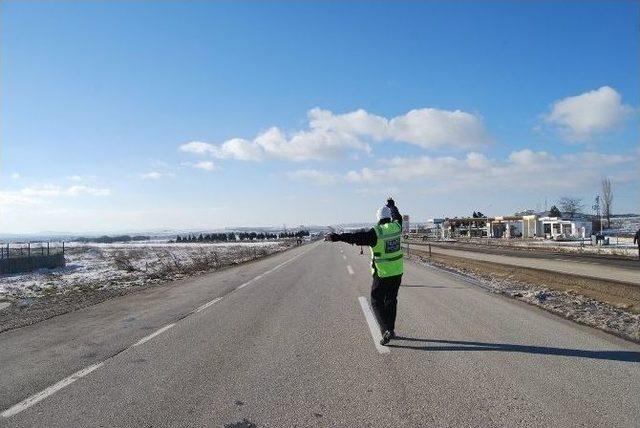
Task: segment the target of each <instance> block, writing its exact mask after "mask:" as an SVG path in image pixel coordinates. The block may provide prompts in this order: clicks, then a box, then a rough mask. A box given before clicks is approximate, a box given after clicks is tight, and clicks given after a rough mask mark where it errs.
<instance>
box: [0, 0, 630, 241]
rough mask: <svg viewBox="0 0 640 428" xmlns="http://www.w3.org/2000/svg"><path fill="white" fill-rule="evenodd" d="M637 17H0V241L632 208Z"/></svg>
mask: <svg viewBox="0 0 640 428" xmlns="http://www.w3.org/2000/svg"><path fill="white" fill-rule="evenodd" d="M639 5H640V3H638V2H633V1H606V2H605V1H602V2H596V1H591V2H515V1H513V2H482V1H478V2H475V1H474V2H462V1H460V2H446V3H445V2H437V1H424V2H415V1H411V2H383V1H378V2H373V3H368V2H360V1H357V2H356V1H354V2H299V3H294V2H290V1H283V2H206V1H201V2H168V1H132V2H126V1H105V2H100V1H91V2H80V1H75V2H62V1H56V2H51V1H46V2H38V1H29V2H21V1H6V0H4V1H2V2H1V3H0V24H1V28H0V36H1V37H0V39H1V40H0V101H1V103H0V107H1V111H0V233H30V232H31V233H36V232H42V231H58V232H62V231H64V232H83V231H116V230H150V229H161V228H179V229H189V228H193V229H197V228H220V227H227V226H280V225H287V226H289V227H291V226H297V225H308V224H316V225H328V224H338V223H350V222H370V221H373V220H374V219H375V211H376V209H377V208H378V207H379V206H380V205H382V204H383V203H384V201H385V199H386V197H387V196H388V195H392V196H393V197H394V198H395V199H396V202H397V205H398V206H399V208H400V211H401V212H403V213H406V214H409V215H410V216H411V219H412V220H414V221H425V220H426V219H428V218H433V217H443V216H451V217H453V216H467V215H470V214H471V213H472V212H473V211H478V210H479V211H481V212H483V213H484V214H487V215H503V214H512V213H514V212H516V211H520V210H524V209H538V210H541V209H544V208H545V207H547V208H548V207H549V206H550V205H552V204H553V203H556V202H557V201H558V199H559V198H560V197H562V196H570V197H577V198H581V199H582V200H583V203H584V205H585V210H586V211H587V212H590V211H591V206H592V204H593V200H594V198H595V196H596V194H597V193H599V192H600V183H601V180H602V179H603V178H605V177H608V178H610V179H611V181H612V183H613V189H614V203H613V211H614V212H615V213H628V212H640V171H639V168H638V165H639V161H640V148H639V147H640V144H639V143H640V135H639V128H640V126H639V125H640V102H639V95H640V85H639V83H640V82H639V80H640V77H639V76H640V69H639V68H640V67H639V64H640V61H639V59H640V58H639V53H640V46H639V40H640V37H638V36H639V34H638V31H639V28H640V6H639Z"/></svg>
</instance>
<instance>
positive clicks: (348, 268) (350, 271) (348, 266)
mask: <svg viewBox="0 0 640 428" xmlns="http://www.w3.org/2000/svg"><path fill="white" fill-rule="evenodd" d="M347 270H348V271H349V275H353V268H352V267H351V265H347Z"/></svg>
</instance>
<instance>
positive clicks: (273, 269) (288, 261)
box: [236, 249, 311, 290]
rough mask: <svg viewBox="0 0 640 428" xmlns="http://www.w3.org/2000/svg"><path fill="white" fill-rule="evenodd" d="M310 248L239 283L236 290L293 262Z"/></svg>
mask: <svg viewBox="0 0 640 428" xmlns="http://www.w3.org/2000/svg"><path fill="white" fill-rule="evenodd" d="M310 250H311V249H309V250H307V251H304V252H302V253H300V254H298V255H297V256H293V257H291V258H290V259H289V260H286V261H284V262H282V263H280V264H279V265H277V266H275V267H272V268H271V269H269V270H268V271H266V272H262V273H261V274H260V275H258V276H256V277H255V278H252V279H250V280H249V281H247V282H245V283H243V284H240V285H238V286H237V287H236V290H240V289H242V288H244V287H246V286H247V285H249V284H251V283H252V282H254V281H257V280H259V279H260V278H262V277H263V276H265V275H268V274H270V273H271V272H275V271H277V270H278V269H280V268H281V267H282V266H284V265H286V264H287V263H291V262H292V261H294V260H295V259H297V258H298V257H300V256H302V255H304V254H306V253H308V252H309V251H310Z"/></svg>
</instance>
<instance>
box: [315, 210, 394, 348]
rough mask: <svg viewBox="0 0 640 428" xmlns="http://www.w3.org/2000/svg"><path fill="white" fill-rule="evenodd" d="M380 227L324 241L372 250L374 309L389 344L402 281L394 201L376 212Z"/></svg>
mask: <svg viewBox="0 0 640 428" xmlns="http://www.w3.org/2000/svg"><path fill="white" fill-rule="evenodd" d="M377 217H378V224H377V225H375V226H374V227H372V228H371V229H369V230H367V231H364V232H354V233H339V234H338V233H330V234H329V235H327V236H326V237H325V240H327V241H331V242H335V241H342V242H346V243H348V244H352V245H353V244H355V245H367V246H369V247H371V274H372V275H373V282H372V284H371V307H372V308H373V312H374V313H375V315H376V318H377V319H378V324H379V325H380V330H381V332H382V340H381V341H380V343H381V344H382V345H386V344H387V343H389V340H391V339H393V338H395V324H396V309H397V305H398V289H399V288H400V283H401V282H402V272H403V268H404V266H403V260H402V257H403V254H402V247H401V245H400V240H401V237H402V216H401V215H400V212H399V211H398V208H397V207H396V204H395V202H394V200H393V199H392V198H389V199H388V200H387V204H386V205H384V206H383V207H381V208H380V209H379V210H378V213H377Z"/></svg>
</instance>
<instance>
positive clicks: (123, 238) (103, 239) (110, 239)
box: [73, 235, 151, 244]
mask: <svg viewBox="0 0 640 428" xmlns="http://www.w3.org/2000/svg"><path fill="white" fill-rule="evenodd" d="M149 239H151V238H150V237H149V236H130V235H119V236H107V235H103V236H99V237H94V238H86V237H84V236H81V237H79V238H75V239H74V240H73V241H75V242H96V243H99V244H112V243H114V242H131V241H148V240H149Z"/></svg>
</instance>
